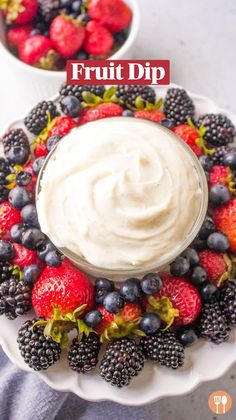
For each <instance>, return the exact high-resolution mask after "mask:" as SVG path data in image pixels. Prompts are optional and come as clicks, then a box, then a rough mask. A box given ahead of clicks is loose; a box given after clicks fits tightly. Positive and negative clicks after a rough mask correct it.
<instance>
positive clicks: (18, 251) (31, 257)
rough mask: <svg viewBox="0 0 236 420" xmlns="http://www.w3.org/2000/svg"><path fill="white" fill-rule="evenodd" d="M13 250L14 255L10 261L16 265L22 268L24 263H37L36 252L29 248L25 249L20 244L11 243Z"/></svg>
mask: <svg viewBox="0 0 236 420" xmlns="http://www.w3.org/2000/svg"><path fill="white" fill-rule="evenodd" d="M13 247H14V250H15V256H14V258H13V260H12V261H11V262H12V264H14V265H17V266H18V267H20V268H21V269H23V268H24V267H25V266H26V265H31V264H37V262H38V257H37V252H36V251H32V250H30V249H26V248H25V247H24V246H22V245H20V244H16V243H14V244H13Z"/></svg>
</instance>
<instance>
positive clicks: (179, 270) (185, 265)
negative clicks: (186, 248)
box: [170, 257, 190, 277]
mask: <svg viewBox="0 0 236 420" xmlns="http://www.w3.org/2000/svg"><path fill="white" fill-rule="evenodd" d="M189 269H190V262H189V260H188V259H187V258H184V257H177V258H176V260H175V261H173V262H172V263H171V264H170V272H171V274H172V276H177V277H182V276H184V275H185V274H187V273H188V271H189Z"/></svg>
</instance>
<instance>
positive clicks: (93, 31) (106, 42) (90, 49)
mask: <svg viewBox="0 0 236 420" xmlns="http://www.w3.org/2000/svg"><path fill="white" fill-rule="evenodd" d="M113 42H114V38H113V36H112V34H111V33H110V32H109V31H108V29H106V28H105V27H104V26H101V25H99V24H98V23H96V22H95V21H94V20H91V21H90V22H89V23H88V24H87V26H86V38H85V41H84V44H83V48H84V50H85V51H86V52H87V53H88V54H91V55H101V54H105V53H106V52H108V51H109V50H110V49H111V48H112V45H113Z"/></svg>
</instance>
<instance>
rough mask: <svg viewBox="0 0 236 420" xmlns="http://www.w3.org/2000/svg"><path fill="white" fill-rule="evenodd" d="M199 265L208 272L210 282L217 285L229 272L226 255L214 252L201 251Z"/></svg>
mask: <svg viewBox="0 0 236 420" xmlns="http://www.w3.org/2000/svg"><path fill="white" fill-rule="evenodd" d="M199 264H200V265H201V266H202V267H203V268H204V270H206V272H207V277H208V280H209V281H211V282H213V283H215V284H217V285H218V284H219V280H220V278H221V276H223V275H224V274H225V273H226V272H227V270H228V265H227V263H226V260H225V255H224V254H222V253H217V252H214V251H209V250H204V251H201V252H200V253H199Z"/></svg>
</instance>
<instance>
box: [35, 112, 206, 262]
mask: <svg viewBox="0 0 236 420" xmlns="http://www.w3.org/2000/svg"><path fill="white" fill-rule="evenodd" d="M201 194H202V191H201V188H200V184H199V178H198V174H197V171H196V169H195V167H194V161H193V159H192V157H191V155H190V154H189V153H188V151H187V150H186V148H185V147H184V145H183V144H182V143H181V141H179V140H178V139H177V138H175V136H174V135H173V134H172V133H171V132H169V131H168V130H165V129H163V128H162V127H161V126H160V125H159V124H156V123H151V122H149V121H145V120H141V119H135V118H109V119H103V120H99V121H95V122H92V123H89V124H85V125H83V126H81V127H79V128H75V129H73V130H72V131H71V132H70V133H69V134H68V135H67V136H65V137H64V138H63V140H62V141H61V142H60V143H59V145H58V147H57V149H56V151H55V152H54V153H53V155H52V157H51V159H50V160H49V161H48V163H47V165H46V167H45V171H44V173H43V177H42V181H41V191H40V193H39V196H38V201H37V209H38V217H39V222H40V225H41V229H42V231H43V232H44V233H45V234H47V235H48V236H49V237H50V239H51V240H52V241H53V242H54V244H55V245H56V246H57V247H58V248H67V249H68V250H70V251H72V252H74V253H75V254H77V255H78V256H81V257H83V258H84V259H85V260H86V261H88V262H89V263H91V264H93V265H96V266H98V267H103V268H111V269H122V268H123V269H124V268H132V267H134V266H137V267H141V266H145V265H149V264H152V263H153V264H155V262H156V261H158V259H159V258H160V257H161V256H163V255H167V254H171V253H172V252H173V248H176V247H177V245H179V244H180V243H181V242H182V241H183V240H184V239H185V238H186V236H187V235H188V234H189V232H190V231H191V229H192V226H193V224H194V222H195V220H196V218H197V215H198V213H199V209H200V203H201Z"/></svg>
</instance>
